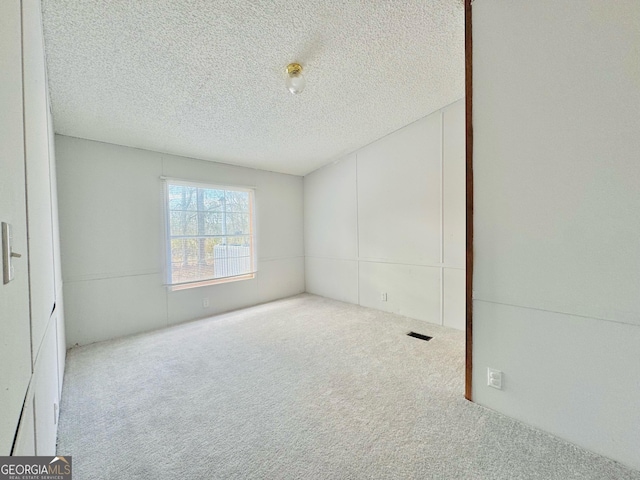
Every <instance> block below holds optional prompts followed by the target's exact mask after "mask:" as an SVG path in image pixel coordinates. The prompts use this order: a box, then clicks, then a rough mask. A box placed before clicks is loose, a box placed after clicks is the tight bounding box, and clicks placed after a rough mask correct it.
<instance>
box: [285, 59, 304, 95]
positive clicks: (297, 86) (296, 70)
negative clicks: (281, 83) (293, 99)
mask: <svg viewBox="0 0 640 480" xmlns="http://www.w3.org/2000/svg"><path fill="white" fill-rule="evenodd" d="M285 71H286V72H287V80H286V82H285V83H286V85H287V88H288V89H289V91H290V92H291V93H293V94H294V95H297V94H298V93H302V91H303V90H304V87H305V85H306V84H307V81H306V80H305V79H304V77H303V76H302V65H300V64H299V63H290V64H289V65H287V69H286V70H285Z"/></svg>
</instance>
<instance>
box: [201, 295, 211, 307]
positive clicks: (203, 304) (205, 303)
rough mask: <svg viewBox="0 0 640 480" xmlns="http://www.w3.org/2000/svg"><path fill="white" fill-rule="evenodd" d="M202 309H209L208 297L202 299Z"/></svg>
mask: <svg viewBox="0 0 640 480" xmlns="http://www.w3.org/2000/svg"><path fill="white" fill-rule="evenodd" d="M202 308H209V297H205V298H203V299H202Z"/></svg>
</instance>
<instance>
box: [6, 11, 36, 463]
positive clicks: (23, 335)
mask: <svg viewBox="0 0 640 480" xmlns="http://www.w3.org/2000/svg"><path fill="white" fill-rule="evenodd" d="M21 38H22V32H21V22H20V1H19V0H2V1H0V85H2V88H0V112H1V114H0V221H1V222H7V223H9V224H11V225H12V227H13V250H14V251H15V252H17V253H19V254H22V257H21V258H15V259H14V261H13V265H14V279H13V280H12V281H11V282H9V283H7V284H3V283H0V455H9V453H10V451H11V446H12V445H13V439H14V436H15V434H16V429H17V427H18V420H19V418H20V412H21V410H22V404H23V402H24V399H25V394H26V392H27V386H28V384H29V379H30V377H31V345H30V343H31V342H30V325H29V285H28V278H27V275H28V272H27V218H26V205H25V166H24V165H25V159H24V137H23V104H22V46H21Z"/></svg>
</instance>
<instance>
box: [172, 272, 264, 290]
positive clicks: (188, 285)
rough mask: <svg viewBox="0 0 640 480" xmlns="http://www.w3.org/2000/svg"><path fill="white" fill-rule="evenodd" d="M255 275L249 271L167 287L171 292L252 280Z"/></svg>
mask: <svg viewBox="0 0 640 480" xmlns="http://www.w3.org/2000/svg"><path fill="white" fill-rule="evenodd" d="M255 277H256V275H255V273H248V274H246V275H238V276H237V277H228V278H216V279H215V280H203V281H202V282H193V283H183V284H181V285H167V289H168V290H169V291H170V292H177V291H179V290H188V289H190V288H198V287H208V286H210V285H220V284H222V283H231V282H239V281H241V280H251V279H253V278H255Z"/></svg>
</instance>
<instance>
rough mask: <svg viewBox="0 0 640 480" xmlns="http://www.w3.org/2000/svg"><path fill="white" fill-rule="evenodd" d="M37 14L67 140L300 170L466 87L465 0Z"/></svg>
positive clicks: (161, 2)
mask: <svg viewBox="0 0 640 480" xmlns="http://www.w3.org/2000/svg"><path fill="white" fill-rule="evenodd" d="M43 17H44V29H45V44H46V52H47V60H48V73H49V84H50V91H51V99H52V106H53V116H54V125H55V131H56V132H57V133H61V134H63V135H70V136H75V137H81V138H87V139H92V140H99V141H103V142H109V143H115V144H120V145H127V146H133V147H139V148H145V149H149V150H155V151H160V152H166V153H172V154H177V155H184V156H189V157H195V158H201V159H205V160H214V161H219V162H224V163H230V164H236V165H244V166H249V167H254V168H260V169H265V170H272V171H276V172H283V173H291V174H296V175H302V174H306V173H308V172H311V171H313V170H315V169H316V168H318V167H320V166H322V165H324V164H326V163H329V162H330V161H332V160H335V159H337V158H339V157H341V156H342V155H344V154H346V153H349V152H352V151H354V150H356V149H358V148H360V147H362V146H364V145H366V144H368V143H370V142H372V141H374V140H376V139H378V138H380V137H383V136H384V135H386V134H388V133H391V132H392V131H394V130H397V129H398V128H401V127H403V126H404V125H407V124H409V123H411V122H413V121H415V120H417V119H419V118H421V117H423V116H425V115H427V114H429V113H431V112H433V111H435V110H437V109H439V108H441V107H443V106H445V105H447V104H449V103H451V102H453V101H455V100H457V99H459V98H461V97H462V96H463V95H464V12H463V4H462V2H461V1H460V0H405V1H391V0H371V1H362V0H361V1H350V0H304V1H283V0H264V1H242V0H226V1H222V0H209V1H204V0H200V1H198V0H137V1H136V0H108V1H105V0H92V1H90V0H82V1H78V0H44V1H43ZM293 61H297V62H299V63H301V64H302V65H303V67H304V74H305V77H306V80H307V87H306V89H305V91H304V92H303V93H302V94H300V95H297V96H294V95H292V94H291V93H289V91H288V90H287V89H286V87H285V83H284V68H285V66H286V65H287V64H288V63H290V62H293Z"/></svg>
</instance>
